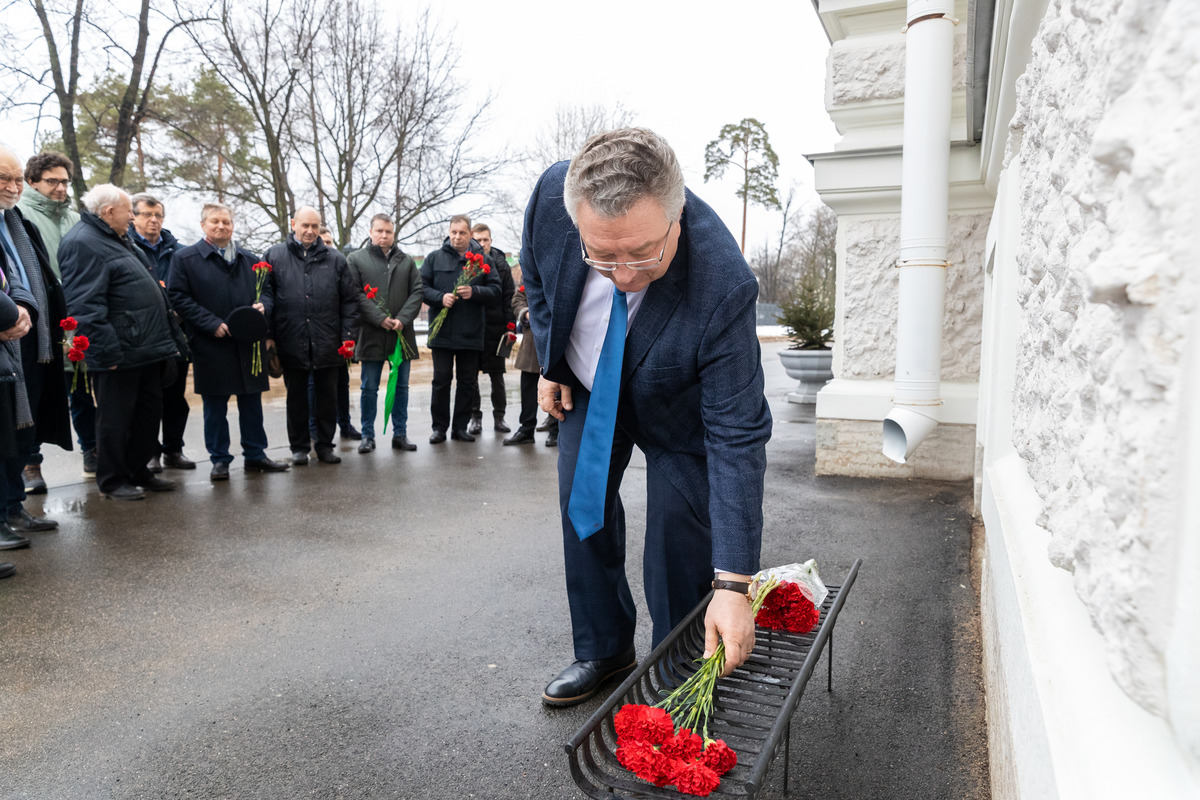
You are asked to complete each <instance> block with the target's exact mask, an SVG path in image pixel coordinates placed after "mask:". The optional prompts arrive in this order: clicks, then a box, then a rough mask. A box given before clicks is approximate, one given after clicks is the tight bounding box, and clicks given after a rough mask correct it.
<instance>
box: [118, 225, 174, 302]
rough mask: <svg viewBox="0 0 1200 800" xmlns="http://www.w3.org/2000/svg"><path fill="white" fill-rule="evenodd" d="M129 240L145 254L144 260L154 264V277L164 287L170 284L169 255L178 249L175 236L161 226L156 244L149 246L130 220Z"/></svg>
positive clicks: (172, 254)
mask: <svg viewBox="0 0 1200 800" xmlns="http://www.w3.org/2000/svg"><path fill="white" fill-rule="evenodd" d="M129 241H131V242H133V243H134V244H135V245H136V246H137V248H138V249H139V250H141V251H142V253H144V254H145V256H146V260H147V261H149V262H150V263H151V264H153V265H154V277H155V278H157V279H158V281H159V283H160V284H162V285H163V286H164V287H165V286H170V285H171V257H172V256H174V255H175V251H176V250H178V249H179V240H178V239H176V238H175V235H174V234H173V233H171V232H170V231H169V230H167V229H166V228H163V229H162V232H161V233H159V235H158V245H157V246H155V247H151V246H150V245H148V244H146V242H145V240H144V239H142V237H141V236H138V233H137V231H136V230H135V229H134V227H133V223H132V222H131V223H129Z"/></svg>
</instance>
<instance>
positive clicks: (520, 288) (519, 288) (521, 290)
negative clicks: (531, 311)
mask: <svg viewBox="0 0 1200 800" xmlns="http://www.w3.org/2000/svg"><path fill="white" fill-rule="evenodd" d="M517 291H518V292H523V291H525V284H523V283H522V284H521V285H520V286H518V287H517Z"/></svg>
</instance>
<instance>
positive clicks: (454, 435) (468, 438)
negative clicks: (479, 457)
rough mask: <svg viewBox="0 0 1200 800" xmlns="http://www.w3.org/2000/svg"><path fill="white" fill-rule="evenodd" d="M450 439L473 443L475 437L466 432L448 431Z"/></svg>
mask: <svg viewBox="0 0 1200 800" xmlns="http://www.w3.org/2000/svg"><path fill="white" fill-rule="evenodd" d="M450 438H451V439H453V440H454V441H456V442H473V441H475V437H474V436H472V435H471V434H469V433H467V432H466V431H450Z"/></svg>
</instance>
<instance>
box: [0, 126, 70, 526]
mask: <svg viewBox="0 0 1200 800" xmlns="http://www.w3.org/2000/svg"><path fill="white" fill-rule="evenodd" d="M23 187H24V182H23V179H22V165H21V161H20V159H18V158H17V157H16V155H15V154H14V153H12V152H11V151H9V150H6V149H0V263H2V264H3V267H4V281H3V282H4V284H5V285H6V287H7V288H8V292H7V293H8V294H9V295H10V297H11V299H12V300H13V301H14V302H16V303H17V304H19V305H20V306H21V307H22V309H23V310H24V312H25V315H26V316H27V317H28V318H29V319H30V321H31V330H30V331H29V333H27V334H26V335H24V336H22V337H20V339H19V341H18V340H12V341H10V342H9V344H8V345H7V347H8V349H9V350H10V351H11V355H12V356H14V357H15V358H17V359H19V361H20V370H19V371H20V377H19V379H18V386H17V387H16V393H15V394H16V399H17V402H18V408H19V409H20V410H21V413H20V414H19V415H18V416H19V424H18V427H17V429H16V431H15V440H14V444H15V447H16V450H17V455H16V456H15V457H12V458H5V459H4V460H3V462H2V463H3V473H4V474H3V476H2V479H3V483H4V491H3V500H4V506H3V512H4V515H5V516H4V521H5V522H4V526H5V528H6V529H8V530H10V531H16V532H17V535H18V536H20V532H29V531H44V530H53V529H54V528H57V527H58V523H57V522H54V521H53V520H48V519H43V518H40V517H34V516H33V515H31V514H30V513H29V512H28V511H26V510H25V507H24V505H23V504H24V502H25V479H24V476H23V474H22V473H23V472H24V470H25V465H26V464H27V463H28V459H29V457H30V456H31V455H32V454H33V452H34V450H35V449H36V446H37V443H38V442H39V441H47V442H52V443H54V444H58V445H59V446H61V447H63V448H64V449H66V450H70V449H71V433H70V423H69V421H68V420H69V417H68V416H67V403H66V400H67V393H66V386H65V385H64V384H63V383H62V382H61V380H60V379H59V377H58V376H59V374H61V371H62V328H61V327H60V326H59V324H58V323H59V322H60V321H61V320H62V318H63V316H64V315H65V311H66V304H65V301H64V299H63V292H62V286H61V284H60V283H59V281H58V279H57V278H56V277H55V275H54V271H53V270H52V269H51V268H50V258H49V255H48V254H47V253H46V247H45V245H44V244H43V242H42V237H41V234H40V233H39V232H38V230H37V228H36V227H34V225H33V223H31V222H29V221H28V220H26V219H25V217H24V216H23V215H22V214H21V211H20V209H18V208H17V201H18V200H20V199H21V192H22V189H23ZM18 313H19V312H18ZM0 538H4V537H3V536H2V535H0Z"/></svg>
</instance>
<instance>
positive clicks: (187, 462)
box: [162, 451, 196, 469]
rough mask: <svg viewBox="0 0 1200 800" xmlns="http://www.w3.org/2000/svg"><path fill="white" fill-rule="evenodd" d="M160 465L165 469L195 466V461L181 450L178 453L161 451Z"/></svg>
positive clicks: (192, 467)
mask: <svg viewBox="0 0 1200 800" xmlns="http://www.w3.org/2000/svg"><path fill="white" fill-rule="evenodd" d="M162 465H163V466H164V467H166V468H167V469H195V468H196V462H195V461H192V460H191V459H190V458H188V457H187V456H185V455H184V454H183V452H182V451H180V452H178V453H163V457H162Z"/></svg>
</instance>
